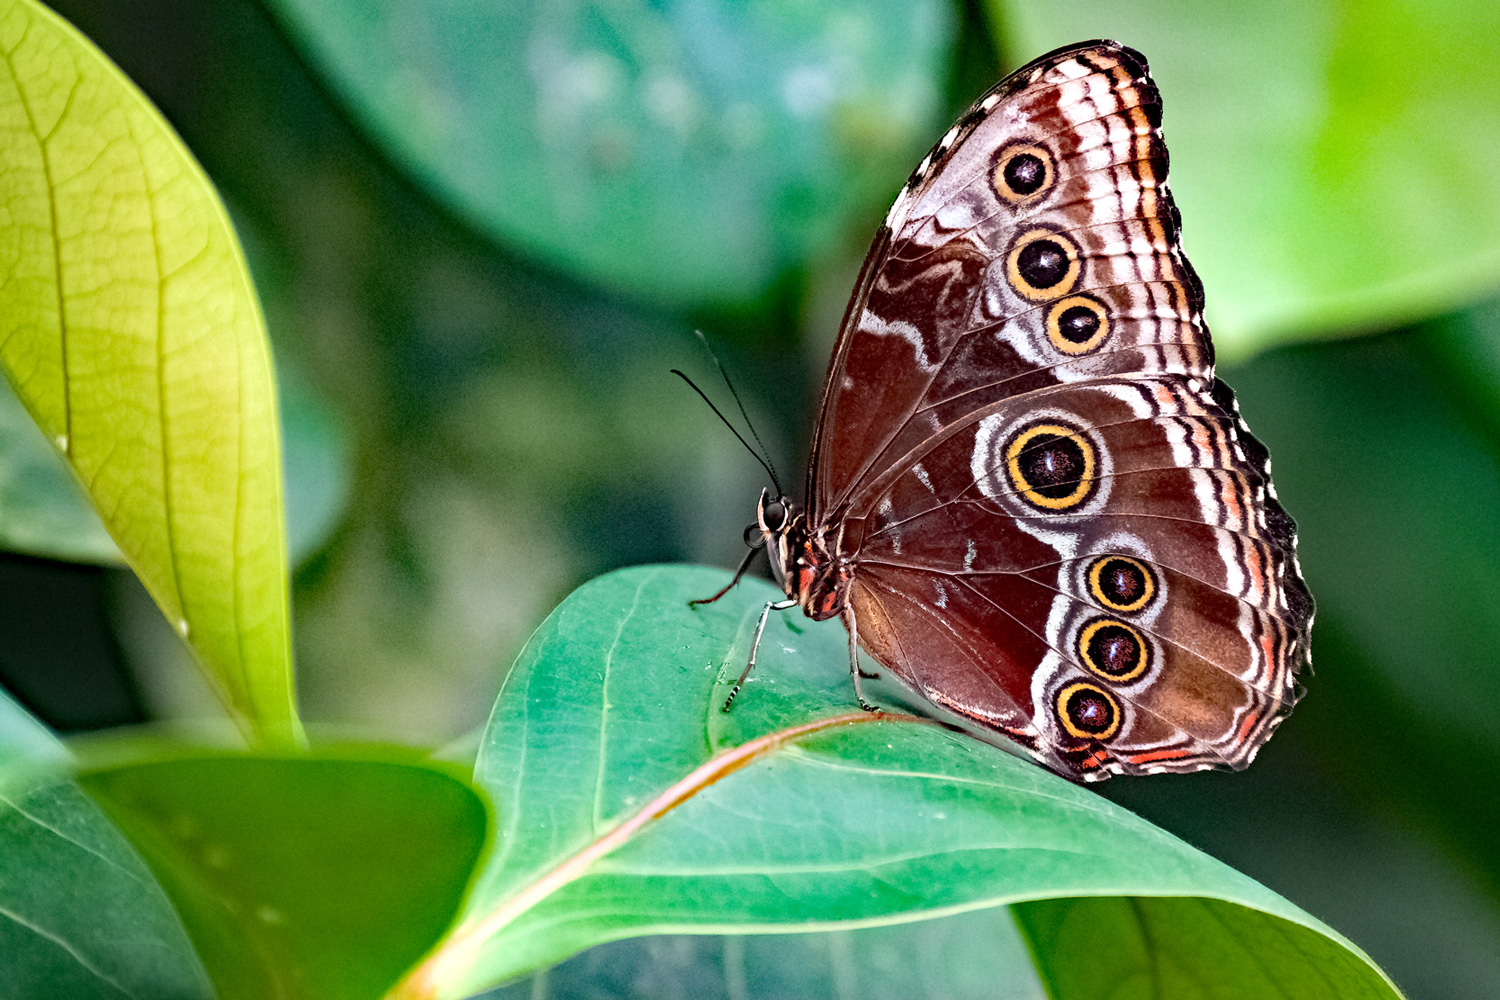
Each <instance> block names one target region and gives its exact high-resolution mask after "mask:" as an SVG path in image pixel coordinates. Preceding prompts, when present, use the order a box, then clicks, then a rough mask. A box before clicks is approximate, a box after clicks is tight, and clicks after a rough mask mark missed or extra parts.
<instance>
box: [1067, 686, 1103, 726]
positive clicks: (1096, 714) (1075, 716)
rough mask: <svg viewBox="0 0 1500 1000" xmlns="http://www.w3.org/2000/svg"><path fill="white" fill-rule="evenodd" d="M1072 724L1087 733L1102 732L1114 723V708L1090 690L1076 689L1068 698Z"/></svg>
mask: <svg viewBox="0 0 1500 1000" xmlns="http://www.w3.org/2000/svg"><path fill="white" fill-rule="evenodd" d="M1068 715H1069V716H1070V717H1071V718H1072V720H1073V725H1075V726H1077V727H1078V728H1079V729H1082V730H1083V731H1084V732H1089V733H1102V732H1104V731H1105V730H1106V729H1108V728H1109V727H1110V726H1111V725H1112V724H1113V723H1114V715H1115V710H1114V706H1112V705H1111V704H1110V703H1109V702H1107V701H1105V700H1104V699H1103V698H1101V697H1100V696H1099V695H1097V694H1095V693H1094V692H1092V691H1078V692H1076V693H1075V694H1074V695H1073V697H1071V698H1069V699H1068Z"/></svg>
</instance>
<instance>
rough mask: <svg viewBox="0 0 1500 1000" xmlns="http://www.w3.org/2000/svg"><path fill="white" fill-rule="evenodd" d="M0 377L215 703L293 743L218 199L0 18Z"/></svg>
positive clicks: (95, 69)
mask: <svg viewBox="0 0 1500 1000" xmlns="http://www.w3.org/2000/svg"><path fill="white" fill-rule="evenodd" d="M0 49H3V51H4V53H5V69H6V72H5V73H3V74H0V135H3V140H0V172H3V176H4V178H5V182H4V184H3V185H0V273H3V274H4V275H5V279H6V280H5V281H4V282H3V283H0V314H3V315H4V317H5V323H4V328H3V330H0V333H3V337H0V366H3V367H4V369H5V373H6V375H7V376H9V378H10V381H11V383H12V384H13V385H14V386H15V389H16V392H17V394H18V395H19V396H20V398H21V399H22V401H24V402H25V404H26V407H27V409H28V410H30V411H31V414H32V416H33V417H34V418H35V420H36V422H37V423H38V424H39V425H40V426H41V428H42V430H43V432H44V433H45V434H46V435H47V437H48V439H49V440H51V441H52V442H53V444H54V445H56V447H57V448H58V450H59V451H60V452H61V453H62V454H63V456H64V457H65V458H66V459H67V460H68V462H69V463H70V464H71V466H72V468H73V471H74V472H75V473H76V474H77V476H78V479H79V481H80V482H81V483H82V484H83V487H84V489H85V491H86V492H87V493H88V495H89V498H90V500H91V501H92V502H93V505H94V507H95V508H96V509H97V510H98V511H99V513H100V515H101V517H102V519H103V521H104V524H105V526H106V527H107V528H108V529H109V532H110V534H111V535H112V536H113V537H114V540H115V542H116V543H117V544H118V545H119V547H120V550H121V551H122V552H123V553H124V555H125V558H126V560H127V561H128V562H129V563H130V565H131V567H132V568H133V569H134V570H135V571H136V572H137V573H138V574H139V575H140V577H141V579H142V581H143V582H144V583H145V585H146V588H147V589H148V590H150V591H151V594H152V596H153V597H154V598H155V599H156V601H157V603H158V604H159V605H161V608H162V610H163V612H164V613H165V614H166V616H167V618H168V619H169V620H170V621H171V622H172V623H173V625H174V626H175V627H176V629H177V631H178V632H179V634H181V635H182V636H184V637H185V638H186V639H187V640H188V642H189V643H191V645H192V647H193V649H194V650H195V652H196V653H197V655H198V658H199V660H200V662H201V663H202V665H203V667H204V669H205V672H206V673H207V675H208V677H209V679H210V680H211V682H212V683H213V685H214V687H215V690H216V691H218V692H219V694H220V695H221V697H222V698H223V699H224V701H225V702H226V704H228V705H229V706H231V707H232V708H233V709H234V710H235V711H236V712H237V713H238V714H239V715H240V716H241V717H242V718H243V719H244V720H246V723H247V726H248V727H249V728H250V729H251V730H252V731H253V732H255V733H257V734H258V735H260V736H261V737H262V738H270V739H289V738H296V736H297V733H298V723H297V717H296V710H295V706H294V703H293V694H292V674H291V659H290V649H289V641H288V625H287V618H288V611H287V564H286V544H285V540H284V537H283V536H284V530H283V527H282V508H281V468H280V445H279V442H278V435H277V426H276V393H275V384H274V382H273V379H272V375H271V356H270V350H269V347H268V345H267V343H266V337H265V330H264V324H263V323H262V320H261V315H260V308H259V306H258V305H257V303H256V298H255V292H254V290H253V289H252V287H251V285H250V279H249V275H248V273H247V271H246V269H245V264H244V260H243V259H242V256H241V254H240V249H239V245H238V243H237V242H236V240H235V237H234V232H233V230H232V229H231V227H230V225H229V221H228V219H227V218H226V216H225V214H224V210H223V206H222V205H221V204H220V202H219V200H218V198H217V196H216V195H215V194H214V192H213V188H212V187H211V185H210V184H209V182H208V180H207V178H206V177H205V176H204V174H203V172H202V170H201V169H200V168H199V167H198V165H197V163H195V162H194V160H193V158H192V156H191V154H189V153H188V151H187V150H186V149H185V148H184V147H183V145H182V143H181V142H180V141H179V140H178V139H177V137H176V136H175V135H174V134H173V133H172V130H171V129H170V127H169V126H168V125H167V124H166V122H165V121H163V120H162V118H161V116H160V115H159V114H157V112H156V111H155V109H153V108H152V107H151V106H150V104H149V103H147V101H146V99H145V98H144V97H143V96H142V95H141V94H140V92H139V91H137V90H136V89H135V87H134V86H133V85H131V83H130V82H129V81H128V80H127V79H125V77H124V76H122V75H121V74H120V72H119V70H117V69H116V68H115V67H114V66H112V65H111V64H110V63H109V62H108V61H107V60H106V59H105V58H104V56H103V55H102V54H100V53H99V51H98V50H97V49H95V48H94V47H93V46H92V45H91V44H90V43H89V42H88V41H87V40H86V39H85V38H83V37H82V36H81V35H79V34H78V33H77V32H76V31H74V30H73V29H72V28H71V27H70V26H68V25H67V24H65V23H64V22H62V21H61V20H59V19H58V18H57V17H56V16H55V15H54V14H52V13H51V12H50V11H48V10H46V9H45V8H43V7H41V6H40V5H39V4H36V3H33V2H31V0H8V2H3V3H0Z"/></svg>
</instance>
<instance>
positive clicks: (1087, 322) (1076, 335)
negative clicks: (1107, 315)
mask: <svg viewBox="0 0 1500 1000" xmlns="http://www.w3.org/2000/svg"><path fill="white" fill-rule="evenodd" d="M1057 328H1058V332H1060V333H1061V334H1062V336H1063V339H1064V340H1066V341H1068V342H1069V343H1073V344H1083V343H1087V342H1088V339H1089V338H1090V337H1092V336H1093V335H1094V334H1096V333H1098V332H1099V314H1098V313H1096V312H1094V310H1092V309H1090V308H1089V307H1088V306H1069V307H1068V308H1066V309H1064V310H1063V314H1062V315H1061V316H1060V317H1058V321H1057Z"/></svg>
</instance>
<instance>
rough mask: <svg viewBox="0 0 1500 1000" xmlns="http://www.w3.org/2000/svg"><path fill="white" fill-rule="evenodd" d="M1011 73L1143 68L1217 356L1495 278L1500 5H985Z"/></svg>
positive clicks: (1381, 318) (1429, 309)
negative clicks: (1128, 55) (1110, 41)
mask: <svg viewBox="0 0 1500 1000" xmlns="http://www.w3.org/2000/svg"><path fill="white" fill-rule="evenodd" d="M988 9H989V10H990V12H991V14H992V16H993V18H994V20H995V22H996V26H997V30H998V31H999V37H1000V40H1001V43H1002V47H1003V48H1004V50H1005V52H1006V55H1007V58H1008V60H1009V62H1011V63H1013V64H1019V63H1022V62H1025V61H1026V60H1028V59H1030V58H1031V57H1032V56H1034V55H1036V54H1037V53H1040V52H1044V51H1046V50H1048V49H1051V48H1054V47H1056V46H1059V45H1064V44H1067V43H1069V42H1073V41H1077V40H1078V39H1081V38H1096V37H1110V38H1118V39H1119V40H1120V41H1122V42H1125V43H1126V44H1128V45H1132V46H1134V47H1136V48H1138V49H1140V50H1141V51H1142V52H1144V53H1145V54H1146V56H1147V58H1148V59H1149V60H1150V61H1151V72H1152V75H1153V76H1154V77H1155V78H1156V81H1157V83H1158V84H1159V85H1160V86H1161V91H1162V99H1163V102H1164V105H1165V114H1164V116H1163V121H1162V128H1163V131H1164V132H1165V133H1166V138H1167V145H1168V147H1169V149H1170V150H1171V155H1172V191H1173V193H1174V194H1175V195H1176V198H1177V203H1178V206H1179V207H1180V208H1181V210H1182V218H1183V227H1182V229H1183V245H1184V247H1185V249H1186V250H1187V252H1188V255H1189V256H1190V257H1191V259H1192V261H1193V264H1194V266H1195V267H1196V268H1197V269H1198V272H1199V274H1200V275H1201V276H1202V278H1203V284H1204V287H1205V289H1206V290H1207V300H1208V306H1207V311H1208V319H1209V322H1210V325H1211V326H1212V328H1213V331H1214V338H1215V341H1216V342H1217V344H1218V346H1219V348H1220V352H1221V355H1222V356H1225V357H1227V358H1230V359H1232V358H1235V357H1243V356H1244V355H1246V354H1249V353H1251V352H1253V351H1255V350H1257V349H1259V348H1262V347H1264V346H1266V345H1267V344H1270V343H1274V342H1276V341H1278V340H1283V339H1287V338H1290V337H1297V336H1309V335H1323V336H1327V335H1332V334H1337V333H1340V332H1343V331H1349V330H1357V329H1360V328H1368V327H1371V326H1376V327H1387V328H1388V327H1391V326H1395V325H1398V324H1400V323H1402V322H1406V321H1411V320H1415V319H1421V318H1424V317H1427V316H1431V315H1435V314H1437V313H1441V312H1446V311H1448V310H1450V309H1452V308H1454V307H1455V306H1458V305H1462V304H1464V303H1465V302H1466V301H1469V300H1471V299H1473V298H1475V297H1477V296H1480V295H1483V294H1485V293H1487V292H1488V291H1489V290H1491V289H1493V288H1494V287H1495V286H1496V285H1497V284H1500V174H1497V173H1496V172H1495V171H1494V170H1493V169H1491V165H1492V164H1493V163H1495V162H1496V160H1497V159H1500V75H1497V74H1496V73H1495V72H1494V67H1495V65H1496V62H1497V61H1500V7H1496V6H1495V5H1494V4H1491V3H1485V2H1484V0H1437V2H1429V3H1421V4H1411V3H1402V2H1399V0H1377V2H1369V3H1360V4H1346V3H1338V2H1335V0H1311V2H1302V0H1256V2H1254V3H1235V4H1202V3H1192V2H1188V0H1151V2H1148V3H1133V4H1118V3H1110V2H1107V0H1086V2H1082V3H1062V4H1060V3H1053V2H1051V0H991V2H990V3H989V5H988Z"/></svg>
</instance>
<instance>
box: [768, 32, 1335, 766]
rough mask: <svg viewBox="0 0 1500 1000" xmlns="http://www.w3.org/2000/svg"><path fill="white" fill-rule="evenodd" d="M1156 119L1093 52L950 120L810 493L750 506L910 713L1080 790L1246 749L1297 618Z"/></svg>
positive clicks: (1274, 692) (787, 562)
mask: <svg viewBox="0 0 1500 1000" xmlns="http://www.w3.org/2000/svg"><path fill="white" fill-rule="evenodd" d="M1160 109H1161V104H1160V97H1159V94H1158V92H1157V89H1156V86H1155V84H1154V83H1153V82H1152V81H1151V78H1150V76H1149V74H1148V72H1147V69H1146V63H1145V60H1144V58H1142V57H1141V56H1140V55H1139V54H1138V53H1136V52H1134V51H1133V50H1130V49H1128V48H1125V47H1124V46H1121V45H1118V44H1117V43H1113V42H1089V43H1083V44H1081V45H1077V46H1072V47H1069V48H1067V49H1061V50H1058V51H1057V52H1054V53H1050V54H1048V55H1046V56H1043V57H1042V58H1040V59H1038V60H1036V61H1035V62H1033V63H1032V64H1030V65H1029V66H1027V67H1024V68H1023V69H1021V70H1019V71H1017V73H1015V74H1013V75H1012V76H1011V77H1009V78H1007V79H1006V80H1005V81H1003V82H1002V83H1000V84H998V85H997V86H996V87H995V88H994V89H992V90H991V91H990V92H989V93H988V94H986V95H985V96H984V97H982V98H981V99H980V100H979V101H978V102H977V103H976V104H975V105H974V106H973V108H971V110H970V111H969V113H968V114H966V115H965V116H964V117H963V118H962V119H961V120H960V121H959V123H958V124H957V125H955V126H954V128H953V129H952V130H950V131H949V132H948V133H947V134H946V135H945V136H944V137H943V138H942V140H941V141H940V142H939V143H938V145H937V146H936V147H934V149H933V150H932V152H931V153H929V154H928V156H927V157H926V158H924V159H923V161H922V163H921V164H920V165H919V166H918V168H917V170H916V171H915V172H914V173H913V175H912V177H911V179H910V180H909V181H908V182H907V184H906V185H905V186H904V187H903V189H902V191H901V193H900V195H899V196H898V197H897V199H896V201H895V204H894V205H893V206H892V208H891V210H890V212H889V214H888V215H887V217H886V220H885V224H884V225H883V226H882V227H881V228H880V230H879V232H878V233H877V235H876V237H875V240H874V243H873V245H872V247H871V249H870V253H869V255H868V256H867V258H866V262H865V266H864V268H863V271H862V273H861V276H860V279H859V281H858V282H857V284H856V288H855V292H854V295H853V297H852V299H851V301H850V305H849V309H848V312H847V313H846V315H845V319H844V322H843V326H842V329H841V331H840V335H839V340H838V344H837V346H836V347H835V350H834V355H833V359H832V362H831V365H830V368H829V373H828V377H827V380H826V382H825V386H824V391H823V398H822V404H821V407H820V416H819V419H818V424H817V428H816V431H815V436H814V441H813V449H812V458H811V461H810V468H809V473H808V506H807V509H806V510H805V511H798V510H797V509H795V508H794V507H793V505H792V504H791V503H790V502H789V501H788V500H786V498H784V497H775V498H772V497H771V496H770V495H769V494H763V495H762V498H761V503H760V506H759V510H758V516H757V525H756V527H757V528H758V530H759V533H760V535H761V538H762V539H763V540H764V541H765V543H766V546H767V549H768V551H769V552H770V555H771V563H772V569H773V572H774V574H775V576H776V578H777V580H778V582H779V583H780V584H781V586H782V588H783V590H784V591H785V592H786V594H787V595H788V599H789V600H788V602H787V603H788V604H790V603H791V602H792V601H795V602H796V603H797V604H798V605H800V606H801V608H802V609H803V610H804V611H805V612H806V613H807V614H808V615H809V616H811V617H813V618H815V619H820V620H821V619H825V618H831V617H840V618H841V619H842V620H843V621H844V624H845V625H846V627H847V628H848V629H849V632H850V635H851V641H852V640H853V639H855V638H857V640H858V643H859V644H860V645H861V646H863V647H864V649H865V650H866V651H867V652H868V653H869V654H870V656H871V657H873V658H874V659H875V660H876V661H877V662H878V663H880V664H881V665H882V666H883V667H884V668H885V669H886V670H887V671H888V672H889V673H890V674H891V675H892V676H893V677H894V678H896V679H897V680H898V681H899V682H900V683H901V684H902V685H903V686H904V687H905V688H906V689H907V690H908V691H910V692H911V693H913V694H914V695H915V696H916V698H917V700H918V701H919V702H921V703H922V704H924V705H925V706H927V707H928V708H930V709H931V710H932V711H933V713H934V714H937V715H940V716H942V717H945V718H950V719H956V720H958V721H960V722H961V723H962V724H964V725H965V727H966V728H969V729H970V730H971V731H974V732H977V733H978V734H980V735H982V736H984V737H985V738H988V739H995V740H996V741H997V742H999V741H1012V742H1014V743H1016V744H1019V745H1020V746H1021V747H1023V748H1024V749H1025V750H1027V751H1029V752H1030V753H1032V754H1033V755H1034V756H1036V757H1037V758H1038V759H1040V760H1041V761H1043V762H1044V763H1046V764H1047V765H1048V766H1050V767H1053V768H1054V769H1056V770H1058V771H1060V772H1062V773H1065V774H1068V775H1070V776H1072V777H1075V778H1082V779H1085V780H1091V779H1096V778H1099V777H1105V776H1108V775H1109V774H1117V773H1131V774H1136V773H1154V772H1157V771H1163V770H1167V771H1187V770H1197V769H1200V768H1204V767H1228V768H1236V769H1237V768H1240V767H1243V766H1245V765H1246V764H1248V763H1249V761H1250V759H1251V758H1252V757H1253V756H1254V753H1255V751H1256V749H1258V747H1259V746H1260V745H1261V744H1262V743H1263V742H1264V741H1265V739H1267V738H1268V737H1269V735H1270V733H1271V731H1272V729H1274V727H1275V726H1276V725H1277V724H1278V723H1279V722H1280V720H1281V719H1282V718H1284V717H1285V715H1286V713H1287V712H1288V711H1289V710H1290V708H1291V705H1292V703H1293V702H1294V701H1295V699H1296V696H1297V694H1298V689H1297V687H1296V674H1297V672H1298V671H1299V670H1300V669H1301V668H1302V667H1303V665H1304V664H1305V662H1306V660H1307V639H1308V632H1309V631H1310V628H1311V620H1312V602H1311V598H1310V597H1309V595H1308V593H1307V589H1306V587H1305V585H1304V584H1303V583H1302V579H1301V575H1300V572H1299V570H1298V567H1297V563H1296V555H1295V546H1296V540H1295V534H1294V530H1293V525H1292V522H1291V519H1290V518H1289V517H1288V516H1287V515H1286V514H1285V512H1284V511H1283V510H1282V508H1281V506H1280V504H1279V502H1278V501H1277V499H1276V496H1275V493H1274V490H1273V489H1272V487H1271V485H1270V466H1269V459H1268V457H1267V455H1266V451H1265V449H1264V448H1263V447H1262V446H1261V445H1260V444H1259V442H1257V441H1256V440H1255V439H1254V437H1253V436H1251V435H1250V432H1249V430H1248V428H1246V427H1245V425H1244V422H1243V420H1241V418H1240V416H1239V411H1238V408H1237V405H1236V404H1235V402H1234V398H1233V394H1232V393H1231V392H1230V391H1229V390H1228V388H1227V387H1226V386H1224V385H1223V383H1222V382H1219V381H1218V380H1217V379H1216V377H1215V376H1214V372H1213V350H1212V344H1211V340H1210V338H1209V334H1208V330H1207V327H1206V326H1205V324H1204V322H1203V317H1202V308H1203V289H1202V285H1201V283H1200V282H1199V280H1198V278H1197V276H1196V274H1195V273H1194V272H1193V270H1192V267H1191V266H1190V265H1189V264H1188V262H1187V260H1186V258H1185V257H1184V256H1183V254H1182V250H1181V247H1180V244H1179V242H1178V233H1179V227H1180V217H1179V215H1178V212H1177V209H1176V207H1175V205H1174V204H1173V201H1172V197H1171V194H1170V192H1169V190H1168V188H1167V185H1166V173H1167V155H1166V148H1165V145H1164V144H1163V142H1162V138H1161V132H1160V122H1161V114H1160ZM851 648H852V647H851ZM856 683H858V673H856ZM862 700H863V699H862Z"/></svg>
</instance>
